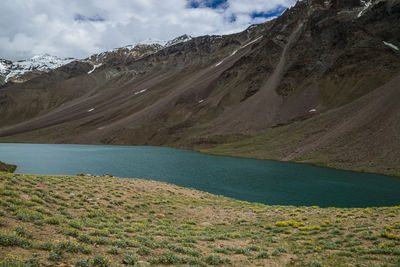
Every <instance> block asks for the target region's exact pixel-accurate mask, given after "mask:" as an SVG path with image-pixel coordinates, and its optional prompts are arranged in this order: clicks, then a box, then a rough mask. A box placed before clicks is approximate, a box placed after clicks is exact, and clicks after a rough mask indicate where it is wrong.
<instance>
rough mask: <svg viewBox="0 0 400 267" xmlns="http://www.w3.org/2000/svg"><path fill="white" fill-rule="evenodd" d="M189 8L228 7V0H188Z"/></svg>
mask: <svg viewBox="0 0 400 267" xmlns="http://www.w3.org/2000/svg"><path fill="white" fill-rule="evenodd" d="M188 7H189V8H212V9H218V8H223V9H226V8H227V7H228V0H188Z"/></svg>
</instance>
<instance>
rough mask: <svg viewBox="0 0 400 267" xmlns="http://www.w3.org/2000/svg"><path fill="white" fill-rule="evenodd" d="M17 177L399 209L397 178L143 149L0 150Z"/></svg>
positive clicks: (257, 199) (52, 147)
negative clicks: (149, 184)
mask: <svg viewBox="0 0 400 267" xmlns="http://www.w3.org/2000/svg"><path fill="white" fill-rule="evenodd" d="M0 161H3V162H6V163H12V164H16V165H18V168H17V171H16V172H18V173H29V174H50V175H56V174H64V175H76V174H78V173H90V174H96V175H103V174H112V175H114V176H118V177H133V178H143V179H152V180H156V181H163V182H168V183H172V184H176V185H179V186H184V187H192V188H195V189H198V190H202V191H206V192H210V193H213V194H217V195H224V196H228V197H232V198H236V199H240V200H245V201H250V202H260V203H264V204H269V205H295V206H303V205H307V206H311V205H317V206H321V207H330V206H334V207H369V206H394V205H399V204H400V178H396V177H389V176H384V175H377V174H366V173H356V172H346V171H338V170H333V169H328V168H320V167H315V166H311V165H305V164H294V163H285V162H275V161H265V160H252V159H241V158H233V157H219V156H210V155H205V154H201V153H197V152H193V151H189V150H180V149H172V148H164V147H150V146H100V145H99V146H97V145H96V146H92V145H48V144H11V143H3V144H0Z"/></svg>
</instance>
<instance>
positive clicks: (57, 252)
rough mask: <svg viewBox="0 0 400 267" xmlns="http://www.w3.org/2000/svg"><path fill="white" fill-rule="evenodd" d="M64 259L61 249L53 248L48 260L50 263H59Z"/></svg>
mask: <svg viewBox="0 0 400 267" xmlns="http://www.w3.org/2000/svg"><path fill="white" fill-rule="evenodd" d="M63 257H64V252H63V251H62V249H61V248H59V247H55V248H54V249H53V250H51V251H50V254H49V260H51V261H56V262H57V261H60V260H62V259H63Z"/></svg>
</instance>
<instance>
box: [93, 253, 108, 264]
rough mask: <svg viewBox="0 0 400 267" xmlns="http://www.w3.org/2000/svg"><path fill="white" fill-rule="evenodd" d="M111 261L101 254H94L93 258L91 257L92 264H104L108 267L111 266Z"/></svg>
mask: <svg viewBox="0 0 400 267" xmlns="http://www.w3.org/2000/svg"><path fill="white" fill-rule="evenodd" d="M110 263H111V261H110V260H109V259H108V258H107V257H105V256H101V255H99V254H96V255H94V256H93V257H92V258H91V259H90V266H102V267H107V266H109V265H110Z"/></svg>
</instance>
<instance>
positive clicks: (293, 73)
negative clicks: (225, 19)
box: [0, 0, 400, 175]
mask: <svg viewBox="0 0 400 267" xmlns="http://www.w3.org/2000/svg"><path fill="white" fill-rule="evenodd" d="M399 18H400V1H399V0H387V1H381V0H376V1H372V2H363V1H359V0H341V1H339V0H331V1H321V0H312V1H300V2H298V3H297V4H296V5H295V6H294V7H292V8H290V9H288V10H286V11H285V12H284V14H282V15H281V16H280V17H279V18H277V19H274V20H272V21H269V22H266V23H264V24H260V25H253V26H251V27H249V28H248V29H246V30H245V31H243V32H241V33H237V34H232V35H226V36H202V37H197V38H192V39H190V38H184V37H183V39H185V42H178V43H175V44H170V45H164V44H158V45H157V44H154V45H152V46H151V47H150V48H149V46H147V48H146V49H145V50H144V51H143V50H142V47H141V46H137V47H135V48H134V49H133V50H132V49H131V48H126V49H125V50H124V49H119V50H116V51H111V52H110V53H107V54H104V55H103V54H99V55H95V56H92V57H90V58H88V59H86V60H83V61H75V62H72V63H70V64H67V65H65V66H63V67H61V68H58V69H56V70H54V71H50V72H48V73H45V74H42V75H40V76H38V77H36V78H34V79H31V80H29V81H27V82H25V83H21V84H7V86H5V87H3V88H2V89H0V114H1V116H0V125H1V126H0V137H1V139H0V140H3V141H34V142H59V143H91V144H100V143H104V144H145V145H169V146H176V147H189V148H194V149H203V150H204V151H207V152H210V153H218V154H227V155H232V154H233V155H240V156H249V157H257V158H269V159H278V160H292V161H298V162H311V163H316V164H321V165H325V166H326V165H327V166H332V167H338V168H344V169H354V170H365V171H377V172H381V173H387V174H395V175H400V169H399V166H400V155H399V151H400V149H399V148H400V136H399V131H398V129H400V124H399V123H400V118H399V115H398V114H400V105H399V104H398V99H400V98H399V96H400V95H399V92H400V90H398V89H399V88H398V84H400V83H399V82H400V80H399V79H400V53H399V50H398V47H399V46H400V28H399V27H397V25H398V23H399V21H400V19H399ZM186 39H188V40H186ZM100 64H101V65H100Z"/></svg>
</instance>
